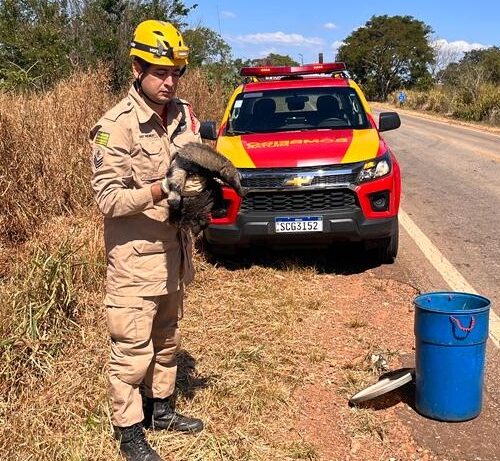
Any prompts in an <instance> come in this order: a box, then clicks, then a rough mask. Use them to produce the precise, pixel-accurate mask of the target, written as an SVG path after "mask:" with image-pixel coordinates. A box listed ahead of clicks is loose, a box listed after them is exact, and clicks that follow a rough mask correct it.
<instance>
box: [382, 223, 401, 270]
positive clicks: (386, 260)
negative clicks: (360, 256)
mask: <svg viewBox="0 0 500 461" xmlns="http://www.w3.org/2000/svg"><path fill="white" fill-rule="evenodd" d="M394 227H395V229H394V232H393V234H392V235H391V236H390V237H389V238H386V239H383V240H382V241H381V242H380V245H379V246H378V248H377V259H378V260H379V261H380V262H381V263H382V264H392V263H393V262H394V260H395V259H396V256H397V255H398V247H399V223H398V221H397V218H396V225H395V226H394Z"/></svg>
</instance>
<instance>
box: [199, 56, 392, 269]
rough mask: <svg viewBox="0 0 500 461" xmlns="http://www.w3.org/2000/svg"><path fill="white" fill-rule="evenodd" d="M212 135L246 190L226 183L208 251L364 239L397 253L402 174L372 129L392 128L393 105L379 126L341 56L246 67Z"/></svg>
mask: <svg viewBox="0 0 500 461" xmlns="http://www.w3.org/2000/svg"><path fill="white" fill-rule="evenodd" d="M241 75H242V76H244V77H247V78H248V79H249V82H248V83H245V84H242V85H240V86H239V87H238V88H236V90H235V91H234V93H233V95H232V97H231V98H230V100H229V102H228V105H227V109H226V111H225V113H224V116H223V119H222V122H221V125H220V129H219V132H218V136H217V146H216V147H217V150H218V151H219V152H221V153H222V154H224V155H225V156H226V157H227V158H229V159H230V160H231V161H232V163H233V164H234V165H235V167H237V168H238V170H239V171H240V173H241V175H242V185H243V186H244V187H245V188H246V189H247V190H248V193H247V195H246V196H245V197H244V198H243V199H241V198H240V197H239V196H238V195H237V194H236V193H235V192H234V191H233V190H232V189H230V188H225V189H224V198H225V200H226V205H227V213H226V214H225V215H224V216H218V217H217V218H213V219H212V222H211V224H210V225H209V227H208V228H207V229H206V230H205V239H206V241H207V242H208V243H209V245H210V246H211V247H212V248H213V249H215V250H216V251H217V250H219V251H224V250H234V249H237V248H241V247H248V246H250V245H252V244H254V243H264V244H267V245H270V246H278V245H279V246H281V245H301V246H302V245H304V244H305V245H311V246H312V245H328V244H329V243H332V242H334V241H342V240H343V241H357V242H366V243H367V245H369V246H371V247H374V248H376V249H377V252H378V255H379V256H380V258H381V260H382V261H383V262H392V261H393V260H394V258H395V257H396V254H397V251H398V208H399V201H400V194H401V175H400V169H399V165H398V162H397V161H396V157H395V156H394V154H393V153H392V152H391V150H390V148H389V146H388V145H387V143H386V141H385V140H384V139H383V138H382V137H381V136H380V132H382V131H387V130H392V129H395V128H398V127H399V126H400V123H401V122H400V119H399V116H398V114H397V113H395V112H385V113H381V114H380V116H379V120H378V127H377V123H376V122H375V119H374V117H373V115H372V112H371V109H370V107H369V105H368V103H367V101H366V99H365V97H364V95H363V92H362V91H361V89H360V88H359V86H358V85H357V84H356V83H355V82H354V81H353V80H352V79H350V78H349V76H348V74H347V71H346V67H345V65H344V64H343V63H322V64H308V65H303V66H297V67H288V66H279V67H247V68H243V69H242V70H241Z"/></svg>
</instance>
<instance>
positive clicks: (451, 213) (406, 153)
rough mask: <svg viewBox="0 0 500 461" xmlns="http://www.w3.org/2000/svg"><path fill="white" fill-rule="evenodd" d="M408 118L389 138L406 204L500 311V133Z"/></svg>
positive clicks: (403, 262)
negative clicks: (398, 168)
mask: <svg viewBox="0 0 500 461" xmlns="http://www.w3.org/2000/svg"><path fill="white" fill-rule="evenodd" d="M400 117H401V122H402V123H401V127H400V128H399V129H397V130H394V131H390V132H386V133H384V137H385V139H387V141H388V142H389V143H390V146H391V148H392V149H393V151H394V152H395V153H396V156H397V158H398V160H399V163H400V165H401V169H402V174H403V198H402V207H403V209H404V210H405V211H406V213H407V214H408V215H409V216H410V217H411V218H412V220H413V221H414V222H415V223H416V224H417V226H418V227H420V229H421V230H422V231H423V232H424V233H425V235H426V236H427V237H428V238H429V239H430V240H431V241H432V243H433V244H434V245H435V246H436V247H437V248H438V249H439V250H440V251H441V253H443V255H444V256H445V257H446V258H447V259H448V260H449V261H450V262H451V263H452V264H453V266H454V267H455V268H456V269H457V270H458V271H459V272H460V273H461V274H462V275H463V276H464V277H465V279H466V280H467V281H468V282H469V284H470V285H472V286H473V287H474V288H475V290H476V291H477V292H478V293H480V294H482V295H485V296H487V297H488V298H490V299H491V300H492V301H493V307H494V309H495V312H496V313H497V314H498V313H499V312H500V309H499V307H500V213H499V207H500V206H499V203H500V179H499V178H500V136H499V135H495V134H490V133H487V132H482V131H476V130H473V129H469V128H466V127H462V126H456V125H449V124H446V123H443V122H439V121H434V120H428V119H423V118H419V117H416V116H410V115H406V114H400ZM402 264H406V262H405V261H402ZM442 288H446V287H445V286H442Z"/></svg>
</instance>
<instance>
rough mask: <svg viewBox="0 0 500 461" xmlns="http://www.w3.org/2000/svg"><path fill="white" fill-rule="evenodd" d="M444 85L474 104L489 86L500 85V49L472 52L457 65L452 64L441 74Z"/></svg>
mask: <svg viewBox="0 0 500 461" xmlns="http://www.w3.org/2000/svg"><path fill="white" fill-rule="evenodd" d="M439 79H440V81H441V82H442V83H443V85H445V86H447V87H451V88H453V89H454V91H455V94H457V95H460V96H461V99H462V101H463V102H464V103H466V104H472V103H474V102H475V101H476V100H477V99H478V98H479V97H480V95H481V94H482V93H484V87H485V86H487V85H490V86H491V85H493V86H498V85H499V84H500V48H499V47H497V46H494V47H491V48H486V49H481V50H471V51H468V52H466V53H465V54H464V56H463V58H462V59H461V60H460V61H459V62H458V63H457V62H455V63H451V64H450V65H448V66H447V67H446V69H444V70H443V71H442V72H441V73H440V74H439Z"/></svg>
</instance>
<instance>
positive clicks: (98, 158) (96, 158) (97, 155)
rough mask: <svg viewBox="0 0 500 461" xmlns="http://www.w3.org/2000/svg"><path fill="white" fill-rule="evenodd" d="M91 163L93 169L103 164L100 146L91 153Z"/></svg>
mask: <svg viewBox="0 0 500 461" xmlns="http://www.w3.org/2000/svg"><path fill="white" fill-rule="evenodd" d="M92 163H93V165H94V169H95V170H98V169H99V168H101V167H102V165H103V164H104V156H103V152H102V150H101V149H100V148H99V149H95V150H94V152H93V155H92Z"/></svg>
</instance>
